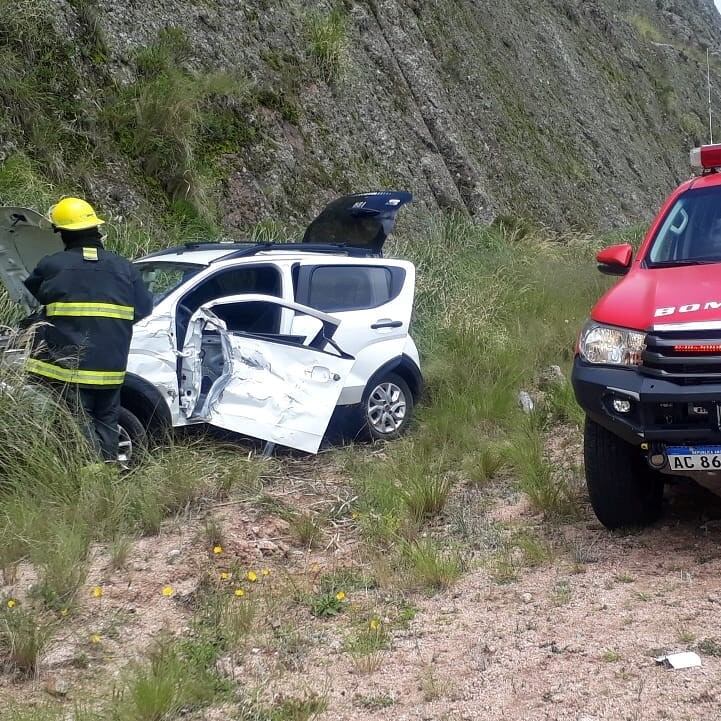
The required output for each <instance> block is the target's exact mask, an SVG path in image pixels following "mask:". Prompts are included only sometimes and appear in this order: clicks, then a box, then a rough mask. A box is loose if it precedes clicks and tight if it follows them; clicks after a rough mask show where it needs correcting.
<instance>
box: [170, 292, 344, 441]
mask: <svg viewBox="0 0 721 721" xmlns="http://www.w3.org/2000/svg"><path fill="white" fill-rule="evenodd" d="M249 307H254V309H255V310H257V311H258V312H265V311H268V310H277V311H278V313H280V311H281V310H282V309H289V310H291V311H293V312H295V313H296V314H302V315H306V316H308V317H310V318H311V319H313V323H315V332H314V333H313V334H312V335H313V337H312V338H311V339H310V341H309V339H308V335H307V333H304V334H303V335H299V336H293V335H288V334H281V333H267V334H257V333H249V332H246V331H244V330H242V327H239V326H242V325H243V323H244V322H245V321H244V319H245V318H247V315H248V314H247V309H248V308H249ZM236 319H240V320H239V322H238V326H236ZM338 325H339V321H338V320H336V319H335V318H332V317H331V316H329V315H326V314H325V313H322V312H319V311H316V310H313V309H311V308H307V307H304V306H301V305H298V304H295V303H292V302H289V301H283V300H281V299H279V298H274V297H271V296H264V295H242V296H231V297H227V298H221V299H218V300H214V301H211V302H209V303H206V304H205V305H203V306H202V307H201V308H200V309H199V310H198V311H197V312H196V313H195V314H194V315H193V317H192V318H191V320H190V323H189V326H188V333H187V336H186V339H185V345H184V350H183V355H184V361H183V372H182V391H183V394H184V396H185V401H186V402H185V404H184V405H185V408H186V409H187V413H188V415H189V421H191V422H199V421H205V422H206V423H210V424H211V425H214V426H217V427H219V428H224V429H226V430H230V431H235V432H236V433H242V434H243V435H247V436H252V437H255V438H261V439H263V440H266V441H270V442H272V443H277V444H279V445H283V446H288V447H289V448H296V449H298V450H301V451H306V452H308V453H317V452H318V448H319V447H320V443H321V441H322V439H323V436H324V435H325V432H326V429H327V428H328V423H329V422H330V418H331V415H332V414H333V411H334V409H335V407H336V404H337V402H338V398H339V396H340V392H341V390H342V388H343V385H344V382H345V379H346V377H347V375H348V373H349V371H350V369H351V367H352V365H353V362H354V358H353V357H352V356H351V355H349V354H347V353H345V352H344V351H343V350H341V348H340V347H339V346H338V345H337V344H336V342H335V340H334V335H335V333H336V331H337V329H338ZM306 330H307V327H306ZM304 343H306V345H304Z"/></svg>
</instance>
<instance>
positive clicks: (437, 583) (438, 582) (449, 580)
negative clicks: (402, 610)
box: [402, 539, 464, 590]
mask: <svg viewBox="0 0 721 721" xmlns="http://www.w3.org/2000/svg"><path fill="white" fill-rule="evenodd" d="M402 553H403V570H404V573H405V575H406V577H407V579H408V583H409V584H410V585H411V586H420V587H421V588H425V589H428V590H442V589H445V588H449V587H450V586H452V585H453V584H454V583H455V582H456V581H457V580H458V579H459V578H460V576H461V573H462V572H463V567H464V564H463V561H462V559H461V556H460V555H459V553H458V552H457V551H456V550H453V549H445V548H442V547H441V546H440V545H439V544H438V543H436V542H435V541H432V540H430V539H419V540H417V541H414V542H412V543H406V544H405V545H404V547H403V552H402Z"/></svg>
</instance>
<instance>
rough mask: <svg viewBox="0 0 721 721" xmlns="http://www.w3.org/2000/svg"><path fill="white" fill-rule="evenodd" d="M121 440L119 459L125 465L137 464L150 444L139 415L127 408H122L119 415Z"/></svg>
mask: <svg viewBox="0 0 721 721" xmlns="http://www.w3.org/2000/svg"><path fill="white" fill-rule="evenodd" d="M118 425H119V426H120V429H119V430H120V442H119V444H118V461H119V462H120V463H121V465H123V466H133V465H135V464H137V463H138V462H139V461H140V459H141V458H142V455H143V453H144V451H145V449H146V448H147V446H148V433H147V431H146V429H145V426H143V424H142V423H141V422H140V421H139V420H138V417H137V416H136V415H135V414H134V413H131V412H130V411H129V410H128V409H127V408H123V407H121V408H120V414H119V416H118Z"/></svg>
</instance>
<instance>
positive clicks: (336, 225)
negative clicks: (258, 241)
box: [303, 190, 413, 254]
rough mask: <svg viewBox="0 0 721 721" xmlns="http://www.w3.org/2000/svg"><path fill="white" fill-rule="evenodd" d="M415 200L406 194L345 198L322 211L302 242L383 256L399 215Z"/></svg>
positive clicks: (393, 193)
mask: <svg viewBox="0 0 721 721" xmlns="http://www.w3.org/2000/svg"><path fill="white" fill-rule="evenodd" d="M412 200H413V196H412V195H411V193H409V192H407V191H405V190H400V191H384V192H380V193H355V194H353V195H345V196H343V197H342V198H338V199H337V200H334V201H333V202H332V203H330V204H329V205H327V206H326V207H325V208H324V209H323V211H322V212H321V214H320V215H319V216H318V217H317V218H316V219H315V220H314V221H313V222H312V223H311V224H310V225H309V226H308V228H307V229H306V231H305V235H304V236H303V242H304V243H313V244H318V245H346V246H349V247H352V248H364V249H366V250H369V251H370V252H372V253H376V254H380V253H381V251H382V249H383V244H384V243H385V242H386V239H387V238H388V236H389V235H390V234H391V233H392V232H393V226H394V225H395V222H396V215H397V214H398V211H399V210H400V209H401V208H402V207H403V206H404V205H406V204H407V203H410V202H411V201H412Z"/></svg>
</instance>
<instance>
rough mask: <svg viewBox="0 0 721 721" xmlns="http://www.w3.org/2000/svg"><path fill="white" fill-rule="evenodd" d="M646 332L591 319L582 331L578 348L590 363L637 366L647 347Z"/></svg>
mask: <svg viewBox="0 0 721 721" xmlns="http://www.w3.org/2000/svg"><path fill="white" fill-rule="evenodd" d="M645 341H646V334H645V333H639V332H638V331H635V330H627V329H626V328H616V327H614V326H611V325H603V324H601V323H596V321H593V320H591V321H589V322H588V323H586V325H585V326H584V328H583V330H582V331H581V338H580V340H579V343H578V350H579V352H580V353H581V357H582V358H583V359H584V360H585V361H588V362H589V363H606V364H608V365H617V366H637V365H640V363H641V354H642V353H643V349H644V348H645V347H646V342H645Z"/></svg>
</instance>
